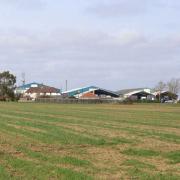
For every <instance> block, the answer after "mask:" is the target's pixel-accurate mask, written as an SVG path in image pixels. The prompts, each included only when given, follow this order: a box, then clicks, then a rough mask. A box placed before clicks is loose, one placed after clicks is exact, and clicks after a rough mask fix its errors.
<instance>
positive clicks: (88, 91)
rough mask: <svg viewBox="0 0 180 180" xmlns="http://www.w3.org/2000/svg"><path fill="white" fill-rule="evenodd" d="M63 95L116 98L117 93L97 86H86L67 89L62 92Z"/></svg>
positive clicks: (81, 97) (70, 96)
mask: <svg viewBox="0 0 180 180" xmlns="http://www.w3.org/2000/svg"><path fill="white" fill-rule="evenodd" d="M62 95H63V96H64V97H69V98H72V97H74V98H78V99H83V98H84V99H98V98H118V97H119V95H118V94H117V93H115V92H113V91H110V90H106V89H103V88H99V87H96V86H88V87H82V88H77V89H72V90H69V91H65V92H62Z"/></svg>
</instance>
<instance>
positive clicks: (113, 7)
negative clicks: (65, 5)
mask: <svg viewBox="0 0 180 180" xmlns="http://www.w3.org/2000/svg"><path fill="white" fill-rule="evenodd" d="M148 4H149V1H148V0H133V1H130V0H112V1H100V2H99V3H97V4H96V6H92V7H89V8H87V11H88V12H91V13H95V14H97V15H99V16H101V17H109V16H110V17H111V16H113V17H114V16H117V17H119V16H127V15H141V14H142V13H146V11H147V10H148Z"/></svg>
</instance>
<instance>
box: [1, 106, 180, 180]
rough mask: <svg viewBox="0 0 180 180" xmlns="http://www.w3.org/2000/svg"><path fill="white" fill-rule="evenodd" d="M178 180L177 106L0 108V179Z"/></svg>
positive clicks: (179, 132) (179, 124)
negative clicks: (132, 179)
mask: <svg viewBox="0 0 180 180" xmlns="http://www.w3.org/2000/svg"><path fill="white" fill-rule="evenodd" d="M131 178H134V179H162V180H163V179H165V180H166V179H167V180H169V179H180V106H179V105H159V104H145V105H143V104H138V105H58V104H33V103H29V104H25V103H24V104H23V103H22V104H21V103H0V179H77V180H78V179H131Z"/></svg>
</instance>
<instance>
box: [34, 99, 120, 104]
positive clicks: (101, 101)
mask: <svg viewBox="0 0 180 180" xmlns="http://www.w3.org/2000/svg"><path fill="white" fill-rule="evenodd" d="M35 102H38V103H59V104H119V103H122V101H121V100H119V99H63V98H37V99H36V100H35Z"/></svg>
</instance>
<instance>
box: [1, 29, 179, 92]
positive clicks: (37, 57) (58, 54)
mask: <svg viewBox="0 0 180 180" xmlns="http://www.w3.org/2000/svg"><path fill="white" fill-rule="evenodd" d="M179 45H180V38H178V36H174V38H173V36H170V37H166V38H161V39H152V40H149V39H148V38H147V37H146V36H143V35H142V34H138V33H135V32H126V33H124V32H122V33H120V34H116V35H109V34H106V33H101V32H98V33H91V32H89V33H88V32H79V31H62V30H61V31H60V30H59V31H55V32H52V33H49V34H47V33H44V34H43V33H41V34H37V33H28V32H27V33H26V34H21V33H11V32H9V33H7V34H1V35H0V62H1V63H2V64H3V66H2V68H5V69H7V68H10V69H12V70H13V71H15V72H16V73H17V74H18V75H20V74H21V72H23V71H25V72H26V74H27V79H28V80H29V81H30V80H31V81H32V80H34V81H40V82H41V81H45V82H44V83H50V84H54V85H56V84H58V85H59V84H63V82H64V81H65V79H69V81H70V84H71V85H70V87H77V86H81V85H87V84H95V85H96V83H97V85H101V86H103V87H107V88H108V87H109V86H112V89H114V88H119V86H120V85H121V86H127V85H128V84H130V82H129V83H128V81H129V79H131V81H132V82H131V84H132V86H135V84H137V85H140V84H141V83H144V84H145V83H146V84H147V85H148V83H147V82H149V84H151V83H153V82H155V81H156V80H157V79H158V80H159V79H162V80H163V79H164V78H171V77H173V76H180V74H179V70H178V68H177V67H178V66H180V62H179V57H180V48H179V47H180V46H179ZM97 77H98V78H97ZM122 80H123V81H122ZM158 80H157V81H158ZM137 81H138V82H139V84H138V83H137ZM114 82H117V83H114ZM135 82H136V83H135ZM151 85H152V84H151Z"/></svg>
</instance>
